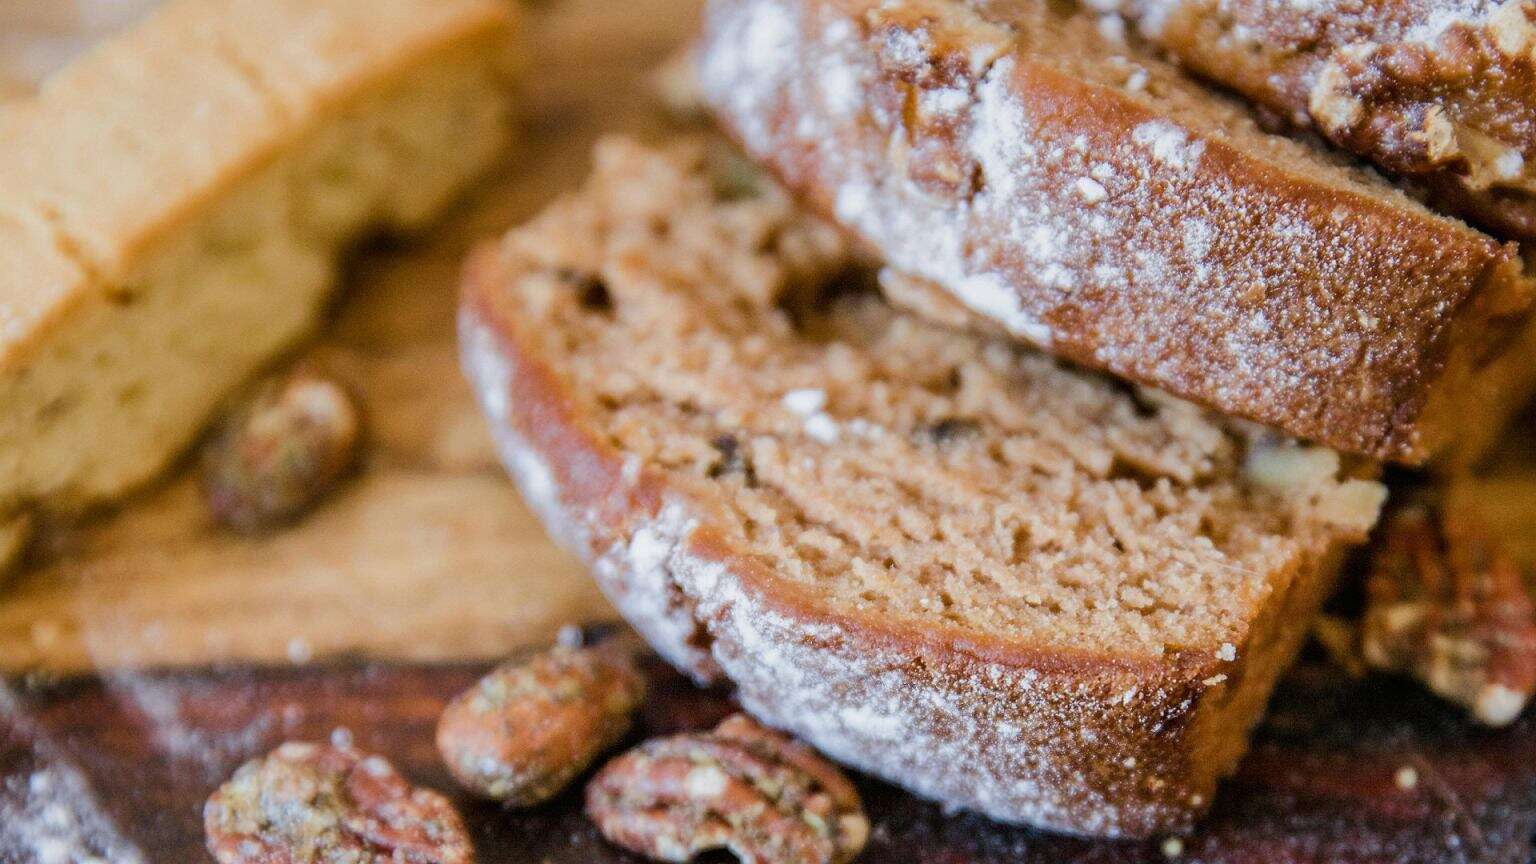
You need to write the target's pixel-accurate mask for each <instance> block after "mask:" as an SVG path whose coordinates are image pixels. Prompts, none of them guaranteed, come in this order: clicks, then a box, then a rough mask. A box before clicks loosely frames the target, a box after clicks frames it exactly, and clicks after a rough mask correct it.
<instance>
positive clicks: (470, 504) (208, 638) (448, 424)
mask: <svg viewBox="0 0 1536 864" xmlns="http://www.w3.org/2000/svg"><path fill="white" fill-rule="evenodd" d="M531 17H532V34H531V38H530V39H529V44H530V50H531V52H532V62H531V63H530V68H529V81H528V84H527V96H526V99H525V111H524V117H525V119H524V121H523V123H522V141H521V143H520V145H519V146H518V147H517V149H516V150H515V151H514V152H513V153H512V154H511V155H510V156H509V157H508V159H507V160H506V162H505V164H504V165H503V166H502V167H501V168H500V169H499V170H498V171H497V172H496V174H495V176H493V177H491V178H489V179H488V180H487V181H486V182H485V183H483V184H482V185H481V186H480V187H479V188H478V189H476V190H475V191H474V193H473V194H472V196H471V198H470V200H469V201H467V202H466V203H465V206H464V207H463V208H461V209H460V210H459V212H457V213H456V214H454V215H453V216H452V217H451V218H450V219H449V221H448V223H447V224H445V225H443V226H442V227H441V228H440V229H439V230H437V231H435V232H434V233H432V234H431V235H430V236H427V237H423V238H419V239H418V240H416V241H415V242H411V243H408V244H399V245H394V246H391V247H387V248H372V249H368V250H365V251H364V252H363V253H362V254H360V255H359V256H358V259H357V261H356V264H355V267H354V269H353V272H352V275H351V278H350V285H349V288H348V292H347V294H346V297H345V299H344V301H343V302H342V304H341V305H340V308H339V309H338V310H337V315H336V319H335V322H334V325H333V326H332V327H330V328H329V330H328V331H327V332H326V333H325V335H324V336H323V338H322V339H321V340H320V341H319V343H318V344H316V345H314V346H312V348H310V349H309V350H307V351H306V352H305V353H304V357H303V358H302V360H303V362H306V363H310V364H312V365H314V366H317V367H319V368H321V369H323V370H327V371H329V372H331V373H334V374H335V375H336V376H337V377H339V378H341V379H342V380H344V381H346V382H348V383H349V384H351V385H352V386H353V387H354V388H355V390H356V392H357V393H359V394H361V397H362V400H363V403H364V406H365V410H366V412H367V415H368V420H369V431H370V436H369V437H370V444H369V447H368V450H367V453H366V457H365V461H366V465H365V469H364V471H363V472H362V473H361V475H360V476H359V477H358V478H357V479H356V480H355V481H353V482H351V483H350V484H348V485H347V486H346V487H345V488H344V489H343V490H341V492H340V493H339V494H337V495H336V496H335V497H334V498H332V499H331V500H329V501H328V503H327V504H326V505H325V506H324V507H323V508H321V509H320V510H319V511H318V512H316V513H315V514H314V515H313V516H312V517H311V518H309V519H308V520H306V521H305V522H304V523H302V524H301V525H299V526H297V527H295V528H293V529H291V530H286V531H282V532H280V533H276V534H273V535H271V536H270V537H266V538H262V539H257V540H252V539H246V538H241V537H237V536H233V535H231V534H229V533H226V532H223V531H220V530H218V529H217V528H216V527H215V526H213V525H211V524H210V523H209V522H208V519H207V517H206V516H205V515H204V513H203V510H202V507H201V504H200V501H199V499H198V494H197V490H196V486H195V483H194V482H193V479H192V478H190V477H188V476H186V475H187V472H181V473H180V474H178V476H176V477H173V478H171V479H170V480H168V481H167V482H165V483H164V484H162V485H161V486H159V487H157V488H155V489H152V490H149V491H148V492H147V493H146V494H144V495H142V496H141V497H140V498H139V499H138V500H136V501H133V502H131V503H130V504H128V505H127V506H125V507H124V508H122V510H121V511H120V512H118V513H116V514H114V515H111V516H109V517H107V518H105V519H102V520H100V521H98V522H96V523H95V524H92V525H90V526H88V527H86V528H84V529H82V530H75V531H69V532H63V533H59V534H58V535H57V536H53V537H50V538H49V539H48V540H47V541H46V542H44V543H42V544H40V546H41V548H39V549H38V550H37V554H36V555H34V556H33V557H34V560H35V561H38V562H40V563H36V564H34V566H33V567H32V568H31V569H30V570H28V571H27V572H25V573H24V574H22V575H21V576H20V577H19V578H18V579H16V580H15V581H14V583H13V584H12V585H11V586H10V590H9V591H5V590H4V589H0V670H5V671H11V672H17V671H24V670H29V669H37V668H44V669H49V670H54V671H65V670H79V669H84V668H89V667H93V666H95V667H122V666H134V665H164V664H192V663H206V662H213V661H229V660H236V659H246V660H259V661H280V660H288V659H292V660H307V659H312V658H323V657H326V656H332V655H336V654H342V653H349V654H366V655H369V656H373V657H396V658H411V659H417V660H422V659H446V658H472V657H492V656H498V655H501V654H504V653H505V652H507V651H508V650H510V649H512V648H514V647H516V646H519V645H525V644H528V643H530V642H535V641H542V640H544V639H546V638H547V637H548V636H549V635H550V634H552V633H553V631H554V630H555V629H556V628H558V627H559V626H560V625H561V624H563V623H565V622H569V621H580V620H586V619H590V618H594V617H606V616H607V615H608V614H609V613H608V611H607V607H606V605H605V604H604V602H603V600H602V599H601V597H600V596H599V594H598V593H597V591H596V589H595V588H594V587H593V586H592V584H591V582H590V580H588V579H587V578H586V577H585V576H584V575H583V573H582V572H581V571H580V569H579V568H578V567H577V566H576V564H575V563H574V562H573V561H572V560H571V559H570V558H569V557H568V556H567V555H565V554H564V553H562V552H561V551H559V550H557V549H556V548H555V547H554V546H552V545H551V544H550V543H549V542H547V541H546V539H545V538H544V534H543V532H542V530H541V529H540V528H539V527H538V525H537V524H536V523H535V521H534V520H533V518H532V517H531V515H530V514H529V512H528V511H527V510H526V509H525V508H524V507H523V505H522V504H521V502H520V501H519V500H518V498H517V496H516V494H515V493H514V491H513V489H512V487H511V485H510V484H509V482H508V481H507V479H506V477H505V475H504V474H503V472H502V470H501V468H500V466H499V465H498V464H497V462H496V459H495V456H494V454H493V452H492V449H491V444H490V440H489V437H488V435H487V434H486V431H485V429H484V426H483V423H482V421H481V419H480V417H479V414H478V412H477V411H476V409H475V407H474V404H473V402H472V400H471V397H470V393H469V391H468V388H467V387H466V385H465V384H464V382H463V379H462V378H461V376H460V375H459V373H458V362H457V355H456V346H455V339H454V326H453V320H454V295H455V289H456V281H457V276H458V268H459V262H460V261H461V259H462V258H463V256H464V253H465V251H466V249H468V247H469V246H470V245H471V244H472V243H475V242H477V241H479V240H482V239H485V238H488V237H491V236H494V235H496V234H498V233H500V232H501V231H503V230H505V229H506V228H507V227H509V226H510V225H512V224H514V223H516V222H518V221H520V220H523V219H525V218H527V217H529V216H530V215H532V214H533V213H535V212H537V211H538V210H539V209H540V208H541V207H543V206H544V205H545V204H546V203H548V202H549V200H550V199H552V198H553V197H555V196H556V195H558V194H560V193H561V192H563V191H565V190H569V189H571V188H573V187H574V186H576V185H577V184H578V183H580V181H581V180H582V178H583V176H584V175H585V174H586V172H587V167H588V157H589V153H590V150H591V146H592V144H593V142H594V141H595V140H596V139H597V138H598V137H599V136H600V135H602V134H607V133H611V132H630V133H636V134H639V135H641V136H643V137H652V138H655V137H659V136H660V135H663V134H665V132H666V130H667V127H668V120H667V117H666V115H665V114H664V112H663V111H662V109H661V108H660V106H659V105H658V103H657V100H656V99H655V97H654V96H653V91H652V88H651V86H650V82H649V76H650V74H651V72H652V70H653V69H654V68H655V67H656V66H657V64H658V63H660V61H661V60H662V59H663V58H664V57H665V56H666V55H667V54H668V53H669V52H670V51H671V50H673V49H674V48H675V47H676V46H677V45H678V44H680V42H681V41H682V40H683V39H684V38H685V37H686V34H687V33H688V32H689V30H690V29H691V28H692V27H693V25H694V23H695V17H696V10H695V5H694V2H693V0H626V2H624V3H612V2H606V0H558V2H550V3H544V4H541V5H539V6H538V7H537V8H535V9H533V10H532V14H531Z"/></svg>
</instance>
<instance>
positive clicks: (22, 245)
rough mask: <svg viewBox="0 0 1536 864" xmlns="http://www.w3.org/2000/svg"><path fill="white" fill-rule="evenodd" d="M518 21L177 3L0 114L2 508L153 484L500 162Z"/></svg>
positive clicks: (495, 11) (288, 1)
mask: <svg viewBox="0 0 1536 864" xmlns="http://www.w3.org/2000/svg"><path fill="white" fill-rule="evenodd" d="M510 9H511V4H507V3H503V2H499V0H366V2H360V0H278V2H274V0H173V2H171V3H169V4H167V5H166V6H165V7H163V8H162V9H160V10H159V11H157V12H156V13H155V14H153V15H152V16H151V17H150V18H148V19H147V20H145V21H144V22H143V23H141V24H139V25H137V26H136V27H134V28H133V29H131V30H129V31H127V32H126V33H125V34H123V35H122V36H120V37H118V38H116V39H114V40H111V41H109V42H108V43H106V44H104V45H103V46H102V47H100V48H99V49H97V50H95V51H93V52H92V53H90V54H88V55H87V56H85V57H83V58H82V59H80V60H79V61H77V62H76V63H74V64H72V65H71V66H69V67H67V68H66V69H65V70H63V71H61V72H60V73H59V74H58V75H57V76H56V77H55V78H54V79H52V80H51V81H49V82H48V84H47V85H46V87H45V88H44V89H43V90H42V92H41V93H40V94H39V95H38V96H37V97H36V98H34V99H30V100H28V101H26V102H23V103H19V104H17V105H15V106H13V107H12V106H8V107H7V108H6V109H5V110H4V111H3V113H0V235H14V234H15V232H17V231H20V230H25V231H26V238H25V240H24V241H22V240H17V241H15V242H14V243H13V242H11V241H10V240H9V239H7V237H3V236H0V258H4V259H5V261H4V263H5V265H6V268H5V270H4V272H3V274H0V405H4V406H5V410H4V411H0V517H3V515H4V514H5V513H6V512H8V511H14V510H17V509H18V508H30V507H36V508H40V509H46V510H57V511H64V512H74V511H77V510H79V509H81V508H83V507H86V506H89V505H91V504H93V503H97V502H100V501H103V500H106V499H109V498H111V497H113V496H116V495H118V494H120V493H122V492H123V491H125V490H126V489H128V488H130V487H132V486H134V485H135V484H137V483H140V482H142V481H144V480H146V479H148V478H149V477H150V476H152V475H153V474H154V473H155V472H156V471H158V470H159V469H160V468H161V467H162V466H163V465H164V464H165V463H166V462H167V461H168V460H169V459H170V458H172V457H173V456H174V455H175V454H176V453H178V452H179V451H180V450H181V449H182V448H183V447H184V446H185V445H186V444H187V443H188V442H189V441H190V440H191V439H192V438H193V436H195V435H196V434H197V433H198V431H199V429H200V427H201V426H202V425H203V423H204V421H205V420H206V419H207V417H208V416H209V414H210V412H212V411H213V410H214V408H215V406H216V405H217V403H218V402H219V400H220V399H221V397H223V396H224V395H225V394H226V393H227V392H228V391H229V390H230V388H231V387H233V386H234V385H236V384H238V383H240V382H241V381H242V380H244V379H245V378H246V377H248V376H249V375H251V374H252V373H253V372H254V371H256V370H257V369H258V368H260V367H261V366H262V365H263V364H264V363H266V362H268V361H269V360H270V359H271V358H272V357H273V356H274V354H276V353H277V352H279V351H281V350H283V349H284V348H286V347H287V346H289V345H291V344H292V343H293V342H294V341H295V340H296V339H298V338H300V337H301V336H303V335H304V334H306V333H307V332H308V331H309V330H310V329H311V328H313V327H314V325H315V323H316V320H317V318H318V317H319V315H320V313H321V311H322V309H323V306H324V303H325V301H326V298H327V296H328V294H329V292H330V289H331V287H332V286H333V285H334V284H335V282H336V271H337V261H338V257H339V255H340V254H341V252H342V251H343V250H344V249H345V248H347V246H348V245H350V244H351V243H352V242H353V241H355V240H357V239H358V238H360V237H361V236H362V235H364V234H366V233H368V232H372V231H375V230H410V229H413V228H416V227H418V226H421V225H422V224H423V223H424V222H425V221H426V220H427V219H429V218H430V217H431V216H433V215H434V214H435V213H437V212H438V211H439V210H440V209H441V207H442V206H443V205H444V204H445V203H446V202H447V201H448V199H449V197H450V196H451V195H452V194H453V193H454V192H455V191H457V190H459V189H462V188H463V187H464V185H465V184H466V183H467V182H468V181H469V180H470V179H471V178H473V177H475V176H477V175H478V174H480V173H481V172H482V171H483V170H484V169H485V168H486V167H488V165H489V164H490V163H491V162H492V160H493V159H494V158H495V157H496V155H497V154H498V153H499V152H500V151H501V150H502V148H503V146H504V144H505V143H506V141H507V140H508V137H509V135H508V133H509V130H510V124H509V122H508V117H509V109H510V88H509V85H510V81H509V80H508V79H507V77H506V76H505V74H504V67H505V58H506V53H507V50H508V39H509V37H510V35H511V34H512V31H513V23H514V22H513V20H512V18H511V17H510V16H511V12H510ZM18 226H19V227H18Z"/></svg>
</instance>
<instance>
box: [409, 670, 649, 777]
mask: <svg viewBox="0 0 1536 864" xmlns="http://www.w3.org/2000/svg"><path fill="white" fill-rule="evenodd" d="M644 696H645V682H644V679H642V678H641V677H640V674H639V672H638V671H637V670H636V669H635V667H634V665H633V663H632V661H631V660H630V658H629V656H628V654H627V653H625V652H624V651H623V650H622V649H621V648H619V647H618V646H617V645H615V644H613V643H606V644H599V645H597V646H594V647H591V648H576V647H568V646H565V645H559V646H556V647H555V648H553V649H551V650H549V651H546V652H543V653H541V654H539V655H537V656H535V657H533V658H532V659H529V660H526V661H523V662H518V663H509V664H507V665H505V666H502V667H501V668H499V669H496V670H495V671H493V672H491V673H490V674H489V675H486V676H485V677H484V678H482V679H480V681H479V682H478V683H476V684H475V686H473V687H471V688H470V689H469V690H467V691H465V692H464V693H462V694H460V695H459V696H458V697H456V698H455V699H454V700H453V701H452V702H451V703H449V705H448V707H447V708H446V709H445V710H444V711H443V716H442V719H441V720H439V722H438V726H437V747H438V750H439V751H440V752H441V753H442V756H443V761H444V762H445V763H447V766H448V770H449V772H450V773H452V774H453V776H454V778H455V779H456V780H458V782H459V783H461V784H462V785H463V786H464V787H465V788H466V789H469V790H471V791H473V792H475V793H477V794H480V795H483V796H485V797H487V798H493V799H495V800H498V801H504V802H506V803H508V804H512V805H514V806H529V805H533V804H537V803H539V802H541V801H545V800H547V799H549V798H550V797H552V796H554V795H555V794H556V793H558V792H559V791H560V790H561V789H564V788H565V787H566V786H567V785H568V784H569V783H570V782H571V781H572V780H574V779H575V778H576V775H578V774H580V773H581V772H582V771H583V770H585V769H586V768H587V766H589V765H591V764H592V762H593V761H594V760H595V759H596V758H597V757H598V756H599V755H600V754H601V753H602V752H603V751H604V750H607V749H608V748H609V747H612V746H613V745H614V744H616V743H618V742H619V740H620V739H622V738H623V737H624V735H625V734H626V733H628V732H629V729H630V726H631V724H632V722H633V720H634V713H635V708H636V707H637V706H638V705H639V704H640V701H641V700H642V699H643V698H644Z"/></svg>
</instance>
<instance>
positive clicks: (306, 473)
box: [203, 372, 361, 531]
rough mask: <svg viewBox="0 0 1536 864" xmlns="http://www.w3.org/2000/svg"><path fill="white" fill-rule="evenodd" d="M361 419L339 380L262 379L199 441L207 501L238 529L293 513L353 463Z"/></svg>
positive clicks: (266, 524)
mask: <svg viewBox="0 0 1536 864" xmlns="http://www.w3.org/2000/svg"><path fill="white" fill-rule="evenodd" d="M360 427H361V424H360V422H359V419H358V413H357V409H356V407H354V405H353V404H352V399H351V397H350V396H349V395H348V394H347V392H346V390H345V389H343V388H342V387H341V386H340V385H339V384H336V383H334V382H332V381H328V380H325V379H323V378H319V377H316V376H314V375H310V374H306V373H302V372H300V373H295V374H293V375H290V376H288V377H287V378H284V379H281V380H272V381H268V382H266V383H265V384H263V385H262V386H261V387H260V388H259V389H258V391H257V393H256V396H255V397H254V398H253V399H252V400H251V401H250V402H249V403H247V404H245V405H244V406H242V407H240V408H238V409H237V410H235V411H234V412H233V413H232V414H231V415H230V417H229V418H228V419H227V420H226V421H225V422H224V423H223V424H222V425H221V427H220V428H219V429H218V430H217V431H216V432H215V433H214V435H213V436H212V437H211V438H210V439H209V441H208V444H207V445H206V446H205V447H204V449H203V487H204V490H205V492H206V495H207V501H208V509H209V510H210V511H211V512H212V513H213V515H214V516H215V517H216V518H217V519H219V521H221V522H224V523H225V524H227V525H229V526H230V527H232V528H236V529H238V530H241V531H255V530H260V529H262V528H266V527H269V526H272V525H276V524H281V523H283V522H287V521H291V520H292V519H294V518H296V517H298V516H299V515H300V514H302V513H303V512H304V511H305V510H307V509H308V508H309V507H310V506H312V505H313V504H314V503H315V502H316V501H318V500H319V499H320V497H321V496H322V495H324V494H325V493H326V492H327V491H329V490H330V488H331V486H333V485H334V484H335V482H336V480H337V479H338V478H340V477H341V475H342V474H344V473H345V472H346V471H347V469H348V468H350V467H351V465H352V462H353V459H354V457H355V456H356V452H357V441H358V433H359V429H360Z"/></svg>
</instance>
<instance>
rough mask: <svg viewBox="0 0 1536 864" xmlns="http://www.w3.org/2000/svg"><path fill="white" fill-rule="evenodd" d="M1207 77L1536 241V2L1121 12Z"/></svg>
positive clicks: (1147, 3)
mask: <svg viewBox="0 0 1536 864" xmlns="http://www.w3.org/2000/svg"><path fill="white" fill-rule="evenodd" d="M1090 5H1092V6H1093V7H1094V8H1100V9H1102V8H1106V6H1107V7H1108V8H1115V9H1118V10H1119V11H1120V12H1121V13H1122V14H1124V15H1125V16H1126V18H1128V19H1129V20H1130V21H1132V22H1133V23H1135V24H1136V25H1138V26H1137V27H1136V31H1137V33H1138V34H1139V35H1141V36H1143V37H1145V38H1147V39H1148V40H1150V41H1152V42H1154V43H1155V44H1157V45H1158V46H1160V47H1162V48H1165V49H1167V50H1168V52H1169V53H1171V54H1172V55H1174V56H1175V57H1177V58H1178V59H1179V60H1180V61H1182V62H1183V63H1185V64H1186V65H1187V66H1188V67H1189V68H1190V69H1192V70H1194V71H1195V72H1197V73H1198V74H1200V75H1202V76H1204V77H1206V78H1209V79H1210V80H1212V81H1215V82H1217V83H1219V84H1221V85H1223V86H1226V87H1230V88H1232V89H1233V90H1236V91H1238V92H1239V93H1242V94H1243V95H1244V96H1246V97H1248V98H1249V99H1252V100H1253V101H1255V102H1257V103H1259V104H1261V105H1263V106H1265V107H1266V108H1268V109H1269V110H1271V111H1273V112H1275V113H1276V114H1277V115H1279V116H1281V117H1283V118H1286V119H1287V120H1289V121H1290V122H1292V123H1294V124H1295V125H1298V126H1301V127H1303V128H1312V129H1316V130H1317V131H1318V132H1320V133H1321V134H1323V135H1324V136H1326V137H1327V138H1328V139H1330V140H1331V141H1333V142H1334V143H1336V144H1339V145H1340V146H1342V147H1345V148H1347V149H1349V150H1351V151H1353V152H1355V153H1358V154H1360V155H1362V156H1364V157H1365V158H1367V159H1369V160H1371V161H1372V162H1374V163H1375V164H1377V165H1379V166H1381V167H1382V168H1383V169H1385V170H1387V171H1391V172H1394V173H1396V174H1398V175H1401V176H1404V177H1411V178H1414V179H1416V180H1419V181H1423V182H1424V183H1426V184H1428V185H1429V187H1430V188H1431V190H1432V191H1434V192H1435V193H1438V198H1439V199H1440V203H1442V204H1445V205H1446V206H1448V207H1450V208H1451V209H1454V210H1456V211H1458V212H1461V213H1464V214H1465V215H1466V216H1467V218H1469V219H1471V220H1473V221H1475V222H1478V223H1480V224H1483V225H1485V226H1487V227H1488V228H1490V229H1491V230H1493V231H1495V232H1498V233H1502V234H1505V235H1508V236H1510V237H1512V238H1514V239H1518V240H1523V241H1524V240H1532V239H1536V3H1533V2H1531V0H1494V2H1478V3H1465V2H1458V0H1386V2H1380V3H1369V4H1362V3H1353V2H1342V0H1321V2H1314V3H1268V2H1262V0H1235V2H1233V0H1221V2H1218V0H1120V2H1118V3H1117V2H1115V0H1109V2H1107V3H1104V2H1097V0H1095V2H1093V3H1091V4H1090Z"/></svg>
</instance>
